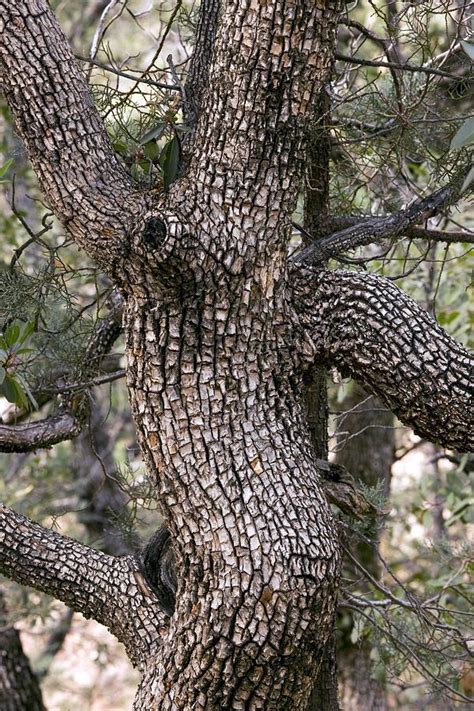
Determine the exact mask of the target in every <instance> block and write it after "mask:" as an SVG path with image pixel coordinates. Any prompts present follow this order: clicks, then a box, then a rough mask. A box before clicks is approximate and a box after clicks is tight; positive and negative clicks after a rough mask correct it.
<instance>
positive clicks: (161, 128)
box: [140, 121, 166, 146]
mask: <svg viewBox="0 0 474 711" xmlns="http://www.w3.org/2000/svg"><path fill="white" fill-rule="evenodd" d="M165 129H166V123H163V121H160V123H158V124H157V125H156V126H153V128H150V130H149V131H147V132H146V133H145V134H144V135H143V136H142V137H141V139H140V145H141V146H144V145H145V143H149V142H150V141H157V140H158V139H159V138H161V136H162V135H163V133H164V132H165Z"/></svg>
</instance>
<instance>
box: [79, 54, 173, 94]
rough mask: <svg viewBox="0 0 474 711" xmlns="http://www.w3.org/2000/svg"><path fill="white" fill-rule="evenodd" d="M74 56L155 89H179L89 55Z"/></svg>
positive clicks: (80, 60)
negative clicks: (123, 69) (112, 65)
mask: <svg viewBox="0 0 474 711" xmlns="http://www.w3.org/2000/svg"><path fill="white" fill-rule="evenodd" d="M74 56H75V57H76V59H77V60H78V61H79V62H84V63H85V64H91V65H92V66H94V67H99V69H103V70H104V71H106V72H110V73H111V74H115V75H116V76H118V77H123V78H124V79H132V80H133V81H134V82H136V83H137V84H148V86H153V87H155V89H165V90H166V91H180V87H179V86H174V85H173V84H165V83H164V82H162V81H153V79H146V78H145V77H136V76H134V75H133V74H130V73H129V72H124V71H122V70H121V69H116V68H115V67H111V66H110V64H104V62H98V61H97V60H96V59H91V58H90V57H83V56H82V55H81V54H75V55H74ZM130 71H134V70H130ZM136 71H138V70H136Z"/></svg>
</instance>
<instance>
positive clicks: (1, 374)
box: [0, 365, 7, 385]
mask: <svg viewBox="0 0 474 711" xmlns="http://www.w3.org/2000/svg"><path fill="white" fill-rule="evenodd" d="M6 374H7V371H6V370H5V368H4V367H3V366H1V365H0V385H1V384H2V383H3V381H4V380H5V376H6Z"/></svg>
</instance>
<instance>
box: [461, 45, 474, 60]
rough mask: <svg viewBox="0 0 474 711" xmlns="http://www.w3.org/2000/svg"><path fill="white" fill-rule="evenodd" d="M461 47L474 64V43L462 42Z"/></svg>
mask: <svg viewBox="0 0 474 711" xmlns="http://www.w3.org/2000/svg"><path fill="white" fill-rule="evenodd" d="M461 47H462V48H463V50H464V51H465V53H466V54H467V56H468V57H469V59H470V60H471V62H474V43H472V42H466V41H465V40H461Z"/></svg>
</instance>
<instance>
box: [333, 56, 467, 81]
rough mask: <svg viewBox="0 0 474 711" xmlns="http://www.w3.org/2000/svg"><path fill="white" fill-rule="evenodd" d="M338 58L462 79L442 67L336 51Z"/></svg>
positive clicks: (371, 65) (361, 63) (362, 63)
mask: <svg viewBox="0 0 474 711" xmlns="http://www.w3.org/2000/svg"><path fill="white" fill-rule="evenodd" d="M335 56H336V59H338V60H339V61H341V62H348V63H349V64H360V65H361V66H363V67H377V68H387V69H401V70H403V71H405V72H421V73H423V74H436V75H437V76H440V77H447V78H448V79H460V78H461V77H459V76H458V75H457V74H451V73H450V72H444V71H443V70H442V69H435V68H434V67H424V66H416V65H415V64H398V63H396V62H385V61H383V60H375V59H360V58H358V57H350V56H349V55H347V54H341V53H340V52H336V55H335Z"/></svg>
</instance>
